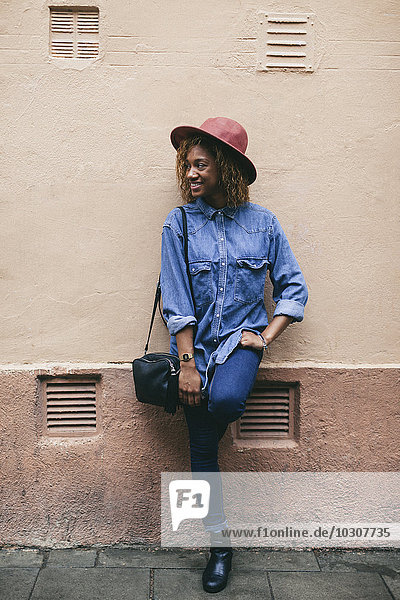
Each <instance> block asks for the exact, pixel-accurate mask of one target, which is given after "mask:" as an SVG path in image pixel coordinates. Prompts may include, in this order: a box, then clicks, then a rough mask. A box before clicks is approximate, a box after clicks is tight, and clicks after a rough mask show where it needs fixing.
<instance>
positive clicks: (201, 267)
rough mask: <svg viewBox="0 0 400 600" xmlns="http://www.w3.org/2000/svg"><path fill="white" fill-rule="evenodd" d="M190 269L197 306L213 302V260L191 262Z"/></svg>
mask: <svg viewBox="0 0 400 600" xmlns="http://www.w3.org/2000/svg"><path fill="white" fill-rule="evenodd" d="M189 269H190V276H191V278H192V286H193V294H194V299H195V302H196V307H197V306H202V305H203V304H207V303H210V302H212V299H213V298H212V281H211V261H210V260H197V261H192V262H189Z"/></svg>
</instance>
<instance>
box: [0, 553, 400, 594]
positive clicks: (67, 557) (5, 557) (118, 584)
mask: <svg viewBox="0 0 400 600" xmlns="http://www.w3.org/2000/svg"><path fill="white" fill-rule="evenodd" d="M207 556H208V555H207V552H206V551H204V550H203V551H201V550H199V551H194V550H176V549H156V548H143V547H131V548H109V547H108V548H96V549H93V548H80V549H66V550H38V549H31V548H30V549H28V548H23V549H22V548H15V549H14V548H2V549H0V600H117V599H118V600H177V599H184V600H197V599H199V598H202V599H205V598H210V594H207V593H206V592H204V591H203V589H202V586H201V573H202V570H203V569H204V566H205V564H206V560H207ZM233 568H234V570H233V572H232V574H231V576H230V580H229V583H228V586H227V588H226V589H225V590H224V591H222V592H220V593H219V594H218V595H215V597H216V598H218V599H219V600H224V599H227V598H229V599H231V600H248V599H249V600H250V599H251V600H258V599H262V600H400V550H398V549H393V550H358V549H357V550H350V551H349V550H345V551H340V550H302V551H296V550H271V549H251V550H247V549H244V548H238V549H236V550H235V554H234V562H233Z"/></svg>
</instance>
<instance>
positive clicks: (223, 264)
mask: <svg viewBox="0 0 400 600" xmlns="http://www.w3.org/2000/svg"><path fill="white" fill-rule="evenodd" d="M221 265H222V266H223V267H224V266H225V263H224V262H223V263H221ZM193 270H194V269H193Z"/></svg>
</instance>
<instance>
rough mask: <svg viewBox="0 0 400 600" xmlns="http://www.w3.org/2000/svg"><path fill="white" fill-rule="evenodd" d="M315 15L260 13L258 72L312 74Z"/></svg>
mask: <svg viewBox="0 0 400 600" xmlns="http://www.w3.org/2000/svg"><path fill="white" fill-rule="evenodd" d="M313 17H314V15H312V14H277V13H268V14H265V13H260V22H259V24H260V34H259V39H258V66H257V69H258V70H259V71H279V70H282V69H284V70H290V71H292V70H294V71H313V70H314V64H313V60H314V56H313V55H314V19H313Z"/></svg>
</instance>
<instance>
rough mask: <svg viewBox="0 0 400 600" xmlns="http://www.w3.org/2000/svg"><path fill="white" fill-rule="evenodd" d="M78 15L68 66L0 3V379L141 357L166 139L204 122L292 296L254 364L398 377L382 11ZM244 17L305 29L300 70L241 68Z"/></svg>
mask: <svg viewBox="0 0 400 600" xmlns="http://www.w3.org/2000/svg"><path fill="white" fill-rule="evenodd" d="M73 4H78V5H81V4H82V3H81V2H76V1H75V0H70V2H60V1H55V2H52V3H51V5H73ZM92 4H93V3H91V5H92ZM94 5H97V6H99V9H100V57H99V59H98V60H95V61H88V63H87V64H88V66H86V67H85V66H84V63H85V61H83V62H82V61H80V62H78V64H77V61H68V60H63V59H52V58H49V14H48V13H49V9H48V6H49V5H48V3H46V2H42V1H41V2H39V1H38V0H20V1H19V2H8V1H7V0H4V1H3V2H2V3H1V6H0V11H1V14H0V18H1V22H2V29H1V35H0V44H1V47H2V52H1V55H0V60H1V73H2V80H3V86H2V89H3V91H2V94H3V96H4V102H3V109H2V115H1V117H0V119H1V125H2V146H3V149H4V151H5V152H4V154H3V158H2V167H1V173H2V175H1V176H2V180H3V181H2V184H3V192H2V210H1V218H0V228H1V230H2V237H3V239H4V246H3V250H2V256H1V264H0V286H1V288H0V289H1V296H2V306H1V319H0V336H1V339H2V344H1V346H0V362H2V363H21V362H38V361H61V362H64V361H69V360H71V361H90V362H95V361H98V362H108V361H126V360H129V359H130V358H131V357H132V356H134V355H137V354H139V353H140V352H141V349H142V346H143V339H144V336H145V330H146V326H147V318H148V316H149V314H150V308H151V301H152V295H153V288H154V285H155V282H156V277H157V271H158V269H159V249H160V231H161V226H162V223H163V221H164V218H165V216H166V214H167V213H168V212H169V210H170V209H171V208H172V207H173V206H174V205H176V204H177V203H178V202H179V198H178V195H177V192H176V189H175V177H174V154H175V151H174V149H173V147H172V145H171V144H170V142H169V132H170V130H171V129H172V128H173V127H174V126H176V125H179V124H185V123H186V124H194V125H200V124H201V123H202V122H203V121H204V120H205V118H207V117H209V116H217V115H222V116H230V117H232V118H234V119H236V120H238V121H239V122H242V123H243V124H244V125H245V127H246V128H247V130H248V132H249V138H250V144H249V149H248V154H249V156H250V157H251V158H252V159H253V160H254V162H255V164H256V166H257V167H258V171H259V177H258V180H257V181H256V183H255V184H254V185H253V186H251V192H252V199H253V201H255V202H258V203H260V204H262V205H263V206H266V207H267V208H269V209H271V210H272V211H274V212H275V213H276V214H277V216H278V218H279V220H280V221H281V223H282V225H283V227H284V229H285V231H286V233H287V235H288V237H289V240H290V242H291V245H292V247H293V250H294V251H295V254H296V256H297V258H298V261H299V263H300V265H301V267H302V269H303V271H304V274H305V276H306V280H307V283H308V285H309V288H310V301H309V305H308V307H307V312H306V319H305V321H304V323H303V324H301V325H298V326H297V325H296V326H295V327H293V331H292V330H290V331H289V332H287V333H285V334H284V336H283V337H282V341H280V342H279V343H278V344H276V345H275V346H274V359H275V360H287V361H296V360H316V361H329V362H330V361H337V362H349V363H373V364H381V363H390V362H398V342H399V336H398V335H397V334H396V332H395V331H394V329H393V322H394V321H395V319H396V318H398V316H399V303H398V301H397V298H398V291H399V290H398V287H397V286H396V285H395V284H394V282H393V264H394V256H395V253H396V250H398V247H399V246H398V236H397V235H396V232H397V222H396V218H397V217H398V212H399V208H398V207H399V204H398V201H397V198H396V191H397V193H398V177H397V171H396V151H397V150H398V137H396V123H397V122H398V69H399V67H400V59H399V54H400V53H399V48H400V43H399V37H398V23H399V5H398V2H396V1H394V0H379V1H378V0H373V1H371V0H368V1H366V0H360V1H358V2H350V1H349V0H336V1H334V2H330V3H327V2H325V1H321V0H313V2H312V4H311V5H298V4H292V3H291V2H288V0H282V2H280V3H277V2H270V3H265V2H261V1H250V0H247V1H245V2H238V1H235V0H234V1H229V2H228V1H223V2H218V3H215V2H211V1H209V0H206V1H205V2H202V3H201V4H198V5H196V4H195V5H193V4H192V5H190V9H189V8H187V9H184V8H183V6H182V3H181V2H179V1H177V0H170V1H169V2H167V3H160V2H155V1H153V2H152V1H148V0H146V1H131V2H122V1H120V2H115V1H114V2H110V1H106V0H101V1H98V2H97V1H96V2H94ZM260 10H268V11H273V12H294V13H297V12H310V11H312V12H313V13H314V14H315V18H314V21H315V25H314V27H315V37H316V40H315V70H314V72H313V73H287V72H275V73H269V72H268V73H265V72H258V71H257V70H256V63H257V55H256V49H257V37H258V12H259V11H260ZM85 64H86V63H85ZM157 343H159V345H160V346H165V344H166V343H167V336H166V334H165V333H161V331H160V332H159V334H158V335H157Z"/></svg>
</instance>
